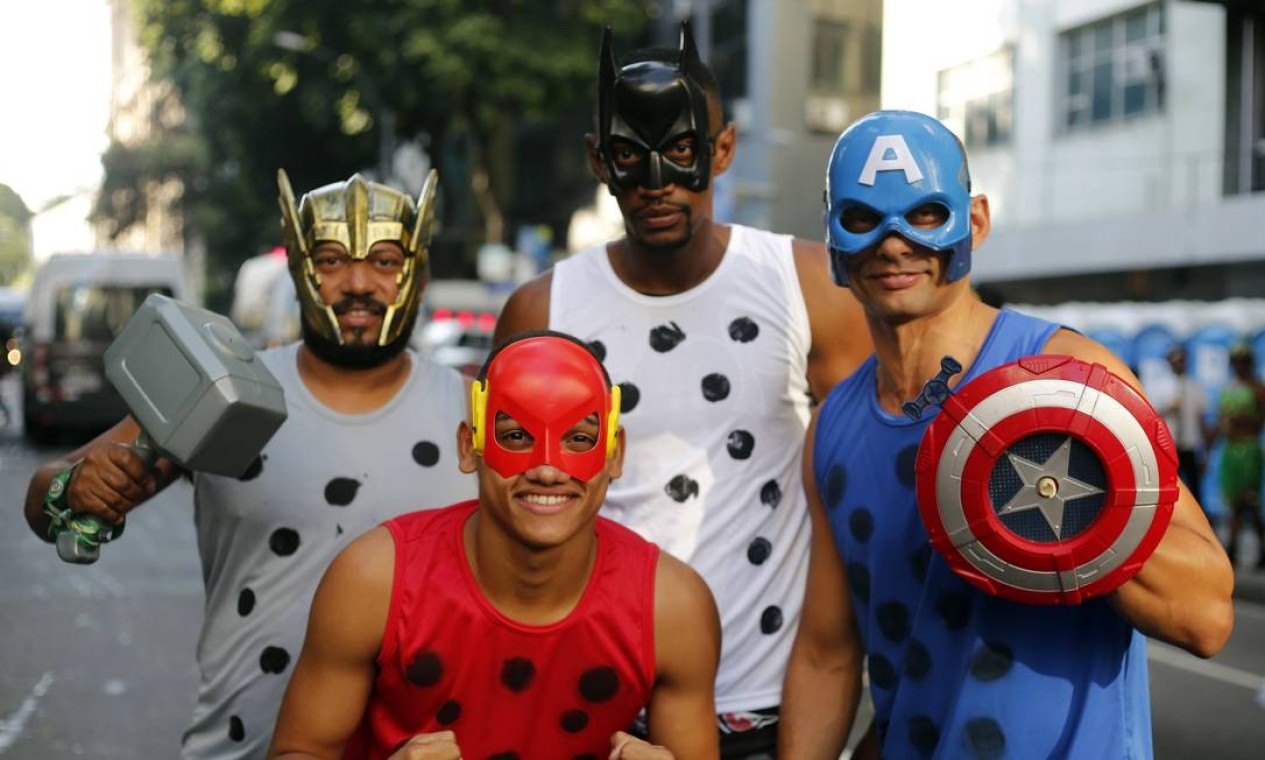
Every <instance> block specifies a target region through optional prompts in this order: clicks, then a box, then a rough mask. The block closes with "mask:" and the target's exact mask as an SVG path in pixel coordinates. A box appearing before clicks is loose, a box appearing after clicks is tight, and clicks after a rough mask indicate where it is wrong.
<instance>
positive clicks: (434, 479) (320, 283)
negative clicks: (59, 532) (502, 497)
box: [26, 172, 475, 760]
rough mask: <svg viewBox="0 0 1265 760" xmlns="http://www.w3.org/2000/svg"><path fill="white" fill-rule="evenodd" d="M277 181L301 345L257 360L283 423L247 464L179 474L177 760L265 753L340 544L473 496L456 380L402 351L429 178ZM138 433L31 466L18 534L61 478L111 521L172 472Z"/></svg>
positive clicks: (40, 518) (427, 212) (420, 283)
mask: <svg viewBox="0 0 1265 760" xmlns="http://www.w3.org/2000/svg"><path fill="white" fill-rule="evenodd" d="M278 181H279V183H280V190H281V196H280V201H281V210H282V231H283V233H284V235H285V242H286V251H287V255H288V259H289V268H290V275H291V277H292V278H293V279H294V283H295V287H296V291H297V295H298V300H299V304H300V314H301V324H302V329H303V339H302V341H299V342H295V343H291V344H289V345H286V346H280V347H277V348H274V349H269V350H267V351H261V352H260V353H259V354H257V359H258V360H259V361H262V362H263V363H264V364H265V366H267V367H268V369H269V370H270V371H271V372H272V374H273V375H274V376H275V377H276V378H277V381H278V382H279V383H280V384H281V386H282V389H283V390H284V393H285V402H286V413H287V417H286V421H285V423H284V424H282V426H281V427H280V429H278V431H277V432H276V434H275V435H274V436H273V437H272V439H271V440H270V441H269V442H268V445H267V446H266V447H265V448H264V450H263V452H262V454H261V455H260V457H259V459H257V460H256V462H255V464H253V465H252V466H251V467H250V468H249V469H247V471H246V472H245V473H243V474H242V475H241V477H239V478H231V477H221V476H217V475H206V474H202V473H192V474H191V475H192V478H193V488H194V491H193V498H194V503H195V505H196V511H195V513H194V517H195V520H196V528H197V537H198V552H199V555H200V558H201V561H202V569H203V577H204V578H205V582H206V583H205V585H206V610H205V620H204V622H203V627H202V632H201V635H200V637H199V640H198V647H197V670H198V673H199V676H200V681H199V684H198V695H197V702H196V704H195V706H194V713H193V717H192V720H191V723H190V726H189V728H188V730H187V731H186V732H185V734H184V739H183V741H182V743H181V745H182V746H181V750H180V752H181V754H180V756H181V757H182V758H186V759H190V760H191V759H200V758H215V760H227V759H231V758H252V759H254V758H260V757H262V756H263V753H264V752H266V751H267V748H268V742H269V740H270V738H271V735H272V727H273V725H274V724H275V723H276V714H277V709H278V708H279V706H280V704H281V697H282V695H283V694H284V692H285V686H286V680H287V678H288V677H289V675H290V668H291V663H292V659H293V657H295V656H297V655H298V653H299V650H300V648H301V647H302V644H303V632H304V628H305V626H306V623H307V613H308V608H309V606H310V604H311V599H312V594H313V593H314V592H315V590H316V585H317V583H318V582H319V580H320V577H321V574H322V573H323V572H324V571H325V568H326V567H327V566H328V564H329V562H330V560H331V559H333V557H334V555H335V554H337V553H338V551H339V550H340V549H342V548H343V547H344V546H346V545H347V544H348V542H350V541H351V539H352V538H354V537H356V536H358V535H360V534H361V533H363V532H365V531H367V530H369V529H371V528H373V527H374V526H375V525H377V524H379V523H381V522H382V521H383V520H386V519H388V518H390V517H393V516H394V515H398V514H401V513H403V512H406V511H413V510H417V509H422V508H426V507H440V506H446V505H448V504H451V503H453V502H454V501H457V500H459V499H463V498H468V497H469V496H471V495H473V494H474V492H475V483H474V479H473V478H471V477H469V476H467V475H463V474H462V473H461V472H459V471H458V470H457V467H456V466H455V462H456V450H455V447H454V443H453V439H452V431H453V430H454V429H455V428H456V427H457V425H458V424H459V423H460V422H461V420H462V419H463V418H464V417H465V412H466V397H467V390H466V385H465V383H464V381H463V380H462V378H461V376H460V375H458V374H457V372H455V371H454V370H452V369H450V368H448V367H443V366H440V365H439V364H436V363H435V362H433V361H431V360H430V359H427V358H425V357H422V356H419V355H417V354H416V353H415V352H413V351H411V350H409V349H408V340H409V337H410V335H411V334H412V331H413V325H414V323H415V321H416V319H417V314H418V302H419V299H420V298H421V294H422V290H423V288H424V287H425V285H426V275H427V270H428V267H427V245H428V244H429V239H430V230H431V221H432V213H433V203H434V197H435V191H436V188H437V184H436V183H437V180H436V175H432V176H431V178H430V180H429V181H428V183H427V186H426V188H425V189H424V190H423V191H422V193H421V196H420V197H419V198H418V199H417V200H416V201H414V199H412V198H410V197H409V196H407V195H404V194H402V193H400V192H399V191H397V190H395V189H393V188H391V187H387V186H385V185H380V184H377V183H374V182H367V181H365V180H364V179H363V178H362V177H360V176H359V175H353V176H352V177H351V178H349V179H347V180H344V181H339V182H334V183H331V184H328V185H324V186H322V187H318V188H315V189H313V190H311V191H309V192H307V193H305V194H304V195H303V196H302V197H300V198H299V199H298V200H297V201H296V199H295V196H294V193H293V191H292V190H291V187H290V182H289V180H288V179H287V178H286V176H285V173H284V172H281V173H279V175H278ZM136 433H137V426H136V423H135V422H134V421H133V420H132V419H131V418H127V419H125V420H123V421H122V422H120V423H119V424H118V425H116V426H115V427H114V428H111V429H110V430H109V431H107V432H106V433H104V434H102V435H101V436H100V437H99V438H97V439H95V440H93V441H91V442H89V443H88V444H86V445H85V446H83V447H81V448H80V449H78V450H77V451H74V452H71V453H70V454H68V455H67V456H65V457H63V458H61V459H58V460H56V461H53V462H49V463H47V464H46V465H44V466H43V467H41V468H40V469H39V470H38V471H37V472H36V473H35V475H34V476H33V477H32V479H31V483H30V488H29V490H28V493H27V499H26V518H27V521H28V523H29V524H30V526H31V529H32V530H33V531H35V533H36V534H37V535H38V536H40V537H41V538H45V539H46V540H49V539H51V536H52V532H51V531H50V517H49V515H48V514H47V513H46V511H45V509H44V501H45V496H46V494H47V493H48V491H49V484H50V483H51V482H52V481H53V478H54V476H56V475H58V474H59V473H60V474H61V476H62V478H63V479H65V480H67V481H68V486H67V488H66V489H65V491H63V492H62V493H63V494H64V495H65V498H66V500H65V503H64V506H67V507H69V508H70V509H71V510H72V511H75V512H91V513H93V514H96V515H98V516H100V517H101V518H103V519H105V520H108V521H110V522H112V523H114V522H118V521H121V520H122V519H123V518H124V517H125V516H126V514H127V513H128V512H130V511H131V510H132V509H135V508H136V507H138V506H140V505H141V504H143V503H145V502H146V501H147V500H148V499H149V498H150V497H151V496H153V495H154V494H155V493H156V492H157V491H159V490H161V489H163V488H165V487H166V486H167V485H169V484H170V483H171V482H172V481H173V480H174V479H175V478H177V477H178V476H179V475H180V471H179V469H178V468H177V467H176V466H175V465H174V464H173V463H172V462H170V461H168V460H165V459H159V460H158V462H157V463H156V464H155V465H154V466H153V467H152V468H148V467H146V466H145V464H144V461H143V460H142V459H141V458H140V457H139V456H138V455H137V454H136V453H135V452H134V451H133V450H132V448H131V447H130V446H129V444H130V443H131V442H132V441H133V440H135V439H136ZM55 530H56V528H54V531H55ZM127 541H128V539H127V538H126V537H125V538H123V539H122V542H123V543H122V545H120V546H119V547H118V548H117V551H126V550H127V549H126V546H127ZM112 550H114V549H112V548H109V547H107V548H106V549H105V551H106V552H109V551H112ZM68 572H72V571H70V570H68ZM173 741H174V737H173Z"/></svg>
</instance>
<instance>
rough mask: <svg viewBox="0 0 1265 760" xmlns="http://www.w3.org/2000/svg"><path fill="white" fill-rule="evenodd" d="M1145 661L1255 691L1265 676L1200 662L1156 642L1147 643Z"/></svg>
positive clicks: (1263, 681) (1208, 662)
mask: <svg viewBox="0 0 1265 760" xmlns="http://www.w3.org/2000/svg"><path fill="white" fill-rule="evenodd" d="M1147 659H1149V660H1154V661H1155V662H1159V663H1163V664H1165V665H1168V666H1169V667H1173V668H1177V669H1178V670H1185V671H1186V672H1188V673H1194V674H1195V675H1200V676H1203V677H1205V678H1211V679H1213V680H1215V681H1220V682H1222V683H1228V684H1230V685H1231V686H1242V687H1243V688H1245V689H1251V690H1252V691H1256V690H1258V689H1260V688H1261V687H1262V686H1263V685H1265V676H1262V675H1258V674H1256V673H1249V672H1247V671H1246V670H1239V669H1238V668H1231V667H1229V666H1228V665H1222V664H1221V663H1219V662H1212V661H1211V660H1201V659H1199V658H1198V657H1196V656H1194V655H1193V654H1190V653H1188V652H1186V651H1184V650H1182V649H1178V648H1177V647H1174V646H1169V645H1168V644H1161V643H1160V642H1158V641H1148V642H1147Z"/></svg>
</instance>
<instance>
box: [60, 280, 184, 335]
mask: <svg viewBox="0 0 1265 760" xmlns="http://www.w3.org/2000/svg"><path fill="white" fill-rule="evenodd" d="M150 293H161V294H163V295H165V296H170V295H171V289H170V288H168V287H163V286H159V285H132V286H118V285H94V284H90V283H83V284H77V285H70V286H67V287H64V288H62V289H61V290H59V291H57V307H56V315H55V318H54V320H53V339H54V340H63V341H77V340H102V341H112V340H114V337H115V336H116V335H118V333H119V331H120V330H122V329H123V326H124V325H125V324H127V321H128V320H129V319H131V318H132V315H133V314H135V313H136V310H137V309H138V308H140V305H141V302H142V301H144V300H145V298H146V297H147V296H148V295H149V294H150Z"/></svg>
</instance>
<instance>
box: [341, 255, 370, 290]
mask: <svg viewBox="0 0 1265 760" xmlns="http://www.w3.org/2000/svg"><path fill="white" fill-rule="evenodd" d="M372 289H373V278H372V276H371V274H370V272H369V262H368V261H366V260H364V259H352V260H351V261H350V262H348V264H347V276H346V277H344V278H343V290H344V291H345V292H347V293H368V292H369V291H371V290H372Z"/></svg>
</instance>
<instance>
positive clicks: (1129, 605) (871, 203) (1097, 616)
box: [778, 111, 1233, 760]
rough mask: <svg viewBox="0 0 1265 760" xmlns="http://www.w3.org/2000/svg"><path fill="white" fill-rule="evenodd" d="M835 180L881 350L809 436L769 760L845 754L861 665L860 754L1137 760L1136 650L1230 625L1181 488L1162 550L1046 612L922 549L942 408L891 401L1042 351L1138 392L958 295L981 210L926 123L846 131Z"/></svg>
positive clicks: (1142, 747)
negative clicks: (797, 599) (916, 412)
mask: <svg viewBox="0 0 1265 760" xmlns="http://www.w3.org/2000/svg"><path fill="white" fill-rule="evenodd" d="M827 178H828V179H827V189H826V229H827V239H828V241H829V247H830V249H831V256H832V264H833V270H834V276H835V280H836V282H838V283H839V284H840V285H844V286H846V287H848V288H849V289H850V290H851V291H852V293H853V294H854V295H855V297H856V298H857V300H859V301H860V302H861V304H862V306H863V307H864V309H865V317H866V322H867V323H868V325H869V329H870V334H871V336H872V337H873V339H874V349H875V354H874V356H873V357H871V358H870V360H868V361H867V362H866V363H865V364H863V365H862V366H861V368H860V369H858V370H857V372H856V373H855V374H854V375H853V376H852V377H850V378H848V379H847V380H845V381H844V382H842V383H840V384H839V385H838V386H836V387H835V389H834V390H833V391H831V393H830V395H829V397H828V398H827V399H826V401H825V402H824V403H823V404H822V405H821V406H820V407H819V408H818V410H817V412H816V413H815V416H814V419H813V424H812V426H811V427H810V429H809V432H808V436H807V442H806V446H805V453H804V483H805V487H806V489H807V491H808V500H809V506H810V510H811V513H812V518H813V538H812V542H813V543H812V558H811V564H810V568H809V576H808V590H807V594H806V598H805V603H804V616H803V619H802V621H801V624H800V629H799V633H798V635H797V638H796V641H795V648H794V650H793V652H792V655H791V661H790V665H789V668H788V671H787V680H786V686H785V690H784V694H785V698H786V699H785V703H784V708H783V715H782V719H783V726H782V728H783V732H782V736H781V744H780V745H779V754H778V756H779V757H780V758H785V759H789V760H802V759H804V758H815V759H818V760H826V759H827V758H829V760H835V758H838V757H839V753H840V752H841V751H842V749H843V747H844V742H845V740H846V738H847V736H848V732H849V729H850V727H851V725H852V721H853V718H854V716H855V714H856V708H857V703H858V699H859V696H860V689H861V684H862V678H861V675H862V666H863V665H862V664H863V663H865V664H866V666H868V674H869V690H870V695H871V696H872V697H873V702H874V707H875V722H874V724H873V726H872V729H871V732H870V734H869V736H868V737H867V742H866V743H865V744H864V745H863V747H862V748H861V749H860V750H858V752H857V753H856V754H855V757H865V758H870V757H878V756H881V757H887V758H913V757H936V758H960V757H976V758H982V757H1023V758H1028V757H1073V758H1081V757H1111V758H1126V757H1127V758H1146V757H1150V756H1151V730H1150V729H1151V727H1150V702H1149V694H1148V684H1147V664H1146V644H1145V639H1146V637H1147V636H1151V637H1155V638H1158V639H1161V640H1163V641H1167V642H1169V643H1172V644H1174V645H1177V646H1180V647H1182V648H1184V649H1187V650H1189V651H1191V652H1193V653H1195V654H1197V655H1199V656H1201V657H1211V656H1212V655H1213V654H1215V653H1216V652H1217V651H1218V650H1219V649H1220V648H1221V646H1222V645H1223V644H1224V643H1225V640H1226V638H1227V637H1228V636H1229V633H1230V628H1231V626H1232V622H1233V609H1232V607H1231V602H1230V592H1231V587H1232V585H1233V575H1232V573H1231V571H1230V566H1229V563H1228V562H1227V561H1226V557H1225V553H1224V552H1223V551H1222V550H1221V547H1220V546H1219V545H1218V543H1217V539H1216V537H1215V536H1214V535H1213V533H1212V530H1211V528H1210V527H1209V525H1208V522H1207V520H1206V519H1205V518H1204V516H1203V513H1202V512H1201V510H1200V509H1199V505H1198V504H1197V503H1196V502H1195V499H1194V498H1193V497H1192V496H1191V495H1190V493H1189V492H1188V491H1187V490H1186V489H1185V488H1184V487H1182V488H1180V490H1179V493H1180V495H1179V497H1178V500H1177V503H1176V506H1175V507H1174V509H1173V512H1172V520H1171V522H1170V524H1169V526H1168V529H1167V532H1166V533H1164V536H1163V539H1162V540H1161V541H1160V543H1159V546H1158V548H1157V549H1156V550H1155V552H1154V553H1153V554H1151V556H1150V558H1149V559H1148V560H1146V562H1145V564H1144V565H1143V566H1142V568H1141V570H1139V571H1138V572H1137V574H1136V575H1134V576H1133V577H1132V579H1130V580H1128V581H1127V582H1125V583H1124V584H1123V585H1121V586H1119V587H1118V588H1116V589H1115V590H1114V591H1111V592H1109V593H1106V594H1104V595H1103V596H1101V597H1097V598H1093V599H1089V600H1088V601H1084V602H1082V603H1080V604H1077V605H1070V606H1068V605H1063V606H1058V605H1056V606H1049V605H1036V604H1023V603H1020V602H1016V601H1010V600H1008V599H1004V598H1002V597H1000V596H993V595H990V594H986V593H984V592H983V591H981V590H978V589H977V588H976V587H974V586H972V585H969V584H968V583H967V582H966V581H964V580H963V579H962V578H961V577H959V576H958V575H957V573H955V572H954V570H953V569H952V568H951V566H950V564H949V563H948V562H947V561H946V560H945V559H944V558H942V557H941V556H940V555H939V554H937V553H935V552H933V551H932V549H931V546H930V544H929V536H928V531H927V529H926V528H924V526H923V523H922V522H921V520H920V516H919V510H918V504H917V501H916V498H915V492H914V485H915V462H916V461H917V462H920V463H921V461H922V460H921V458H920V457H921V455H920V453H919V444H920V442H921V440H922V438H923V434H924V431H926V429H927V427H928V425H929V424H930V423H931V421H932V420H933V419H935V418H936V417H937V416H938V415H939V413H940V412H939V409H938V407H927V408H925V409H923V410H922V414H921V416H919V417H916V418H913V417H911V416H909V415H907V414H906V413H905V412H904V407H903V405H904V403H905V402H907V401H909V400H911V399H914V398H915V397H919V396H920V394H921V391H922V390H923V388H924V383H927V381H928V378H932V377H935V376H937V373H938V372H940V371H941V370H942V366H943V365H942V362H943V360H944V357H945V356H951V357H953V358H954V359H956V360H957V362H958V363H959V364H960V365H961V368H964V369H963V370H962V372H961V374H960V375H959V376H958V377H957V378H956V379H955V382H953V383H952V384H953V386H954V387H955V388H958V387H960V386H962V385H964V384H965V383H967V382H969V381H971V380H973V379H975V378H976V377H978V376H979V375H981V374H983V373H984V372H986V371H987V370H990V369H992V368H994V367H997V366H1000V365H1002V364H1006V363H1009V362H1012V361H1015V360H1017V359H1019V358H1021V357H1025V356H1031V355H1034V354H1064V355H1069V356H1073V357H1076V358H1078V359H1081V360H1084V361H1086V362H1095V363H1098V364H1101V365H1104V366H1105V367H1106V368H1107V369H1109V370H1110V371H1111V372H1113V373H1115V374H1116V375H1118V376H1119V377H1120V378H1122V379H1123V381H1124V382H1127V383H1128V384H1129V385H1131V386H1133V387H1134V388H1135V389H1136V388H1137V387H1138V382H1137V379H1136V378H1135V377H1134V376H1133V375H1132V373H1130V372H1129V370H1128V368H1127V367H1125V366H1124V365H1123V364H1122V363H1121V362H1120V360H1119V359H1117V358H1116V357H1115V356H1113V355H1112V354H1111V353H1110V352H1109V351H1107V350H1106V349H1105V348H1103V347H1102V346H1101V345H1099V344H1098V343H1095V342H1094V341H1092V340H1089V339H1088V338H1085V337H1084V336H1081V335H1079V334H1078V333H1074V332H1072V331H1070V330H1065V329H1060V328H1059V327H1058V326H1057V325H1054V324H1051V323H1049V322H1045V321H1043V320H1038V319H1035V318H1032V317H1028V316H1025V315H1023V314H1020V313H1018V312H1014V311H1009V310H1002V311H999V310H997V309H995V308H993V307H991V306H987V305H985V304H984V303H983V302H981V301H980V300H979V298H978V297H977V296H975V294H974V293H973V292H972V291H971V288H970V284H969V279H970V278H969V277H968V273H969V271H970V268H971V254H972V251H973V250H975V249H978V248H979V246H980V245H981V244H982V243H983V242H984V240H985V238H986V237H987V236H988V231H989V223H990V220H989V208H988V200H987V198H985V197H984V196H982V195H976V196H971V194H970V188H971V184H970V175H969V172H968V169H967V162H966V154H965V152H964V150H963V148H962V146H961V143H960V142H959V141H958V139H957V138H956V137H955V136H954V135H953V134H952V133H951V132H950V131H949V130H948V129H946V128H945V127H944V125H942V124H941V123H940V122H938V121H937V120H935V119H933V118H931V117H929V116H925V115H923V114H919V113H912V112H908V111H880V112H877V113H874V114H870V115H868V116H866V117H864V118H862V119H860V120H859V121H858V122H856V123H855V124H853V125H852V126H851V127H849V129H848V130H847V131H846V132H844V133H843V135H842V136H841V137H840V138H839V140H838V142H837V143H836V145H835V149H834V152H833V154H832V157H831V159H830V164H829V168H828V169H827ZM998 395H1000V394H998ZM1051 395H1053V394H1051ZM997 403H999V404H1000V403H1001V402H997ZM981 406H983V404H981ZM1100 406H1101V408H1106V407H1107V404H1105V403H1103V404H1101V405H1100ZM976 408H979V407H976ZM977 424H979V425H984V424H985V423H982V422H980V423H977ZM1139 427H1140V426H1139ZM1050 458H1051V459H1052V458H1053V456H1052V455H1051V457H1050ZM1055 482H1057V481H1055ZM945 490H948V489H947V488H946V489H945ZM937 493H939V492H937ZM1069 501H1070V499H1069ZM1069 514H1070V512H1069ZM972 527H973V526H972ZM962 532H963V531H959V535H957V536H955V538H958V539H960V538H961V535H960V534H961V533H962ZM1059 535H1067V534H1059ZM1090 537H1091V536H1087V538H1090Z"/></svg>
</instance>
